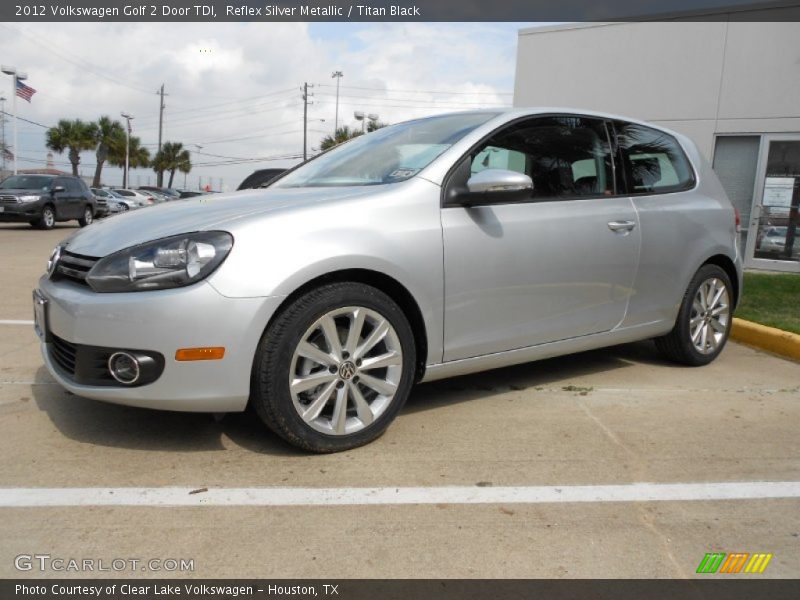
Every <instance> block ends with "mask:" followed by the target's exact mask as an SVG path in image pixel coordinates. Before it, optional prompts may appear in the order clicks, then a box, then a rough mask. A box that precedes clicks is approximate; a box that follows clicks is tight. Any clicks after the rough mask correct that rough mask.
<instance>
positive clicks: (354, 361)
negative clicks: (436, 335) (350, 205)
mask: <svg viewBox="0 0 800 600" xmlns="http://www.w3.org/2000/svg"><path fill="white" fill-rule="evenodd" d="M415 364H416V352H415V345H414V335H413V332H412V330H411V326H410V325H409V322H408V319H407V318H406V316H405V314H404V313H403V311H402V310H401V309H400V307H399V306H398V305H397V304H396V303H395V302H394V301H393V300H392V299H391V298H389V296H387V295H386V294H384V293H383V292H381V291H380V290H378V289H376V288H373V287H371V286H368V285H364V284H360V283H334V284H329V285H324V286H321V287H319V288H317V289H314V290H312V291H310V292H308V293H306V294H304V295H303V296H301V297H299V298H298V299H297V300H295V301H294V302H292V304H290V305H289V306H287V307H286V308H285V309H283V310H282V311H281V312H280V313H279V314H278V315H277V316H276V317H275V319H274V320H273V322H272V324H271V325H270V326H269V327H268V328H267V331H266V332H265V333H264V336H263V337H262V339H261V342H260V344H259V347H258V351H257V354H256V358H255V363H254V365H253V381H252V393H251V402H252V405H253V407H254V408H255V410H256V413H257V414H258V415H259V416H260V417H261V419H262V420H263V421H264V422H265V423H266V424H267V426H268V427H269V428H270V429H272V430H273V431H274V432H275V433H277V434H278V435H280V436H281V437H283V438H284V439H285V440H287V441H288V442H290V443H292V444H294V445H295V446H298V447H300V448H303V449H305V450H311V451H314V452H337V451H340V450H347V449H350V448H355V447H357V446H361V445H363V444H366V443H368V442H371V441H373V440H374V439H376V438H377V437H379V436H380V435H381V434H382V433H383V432H384V431H385V430H386V428H387V427H388V426H389V423H391V421H392V420H393V419H394V418H395V416H396V415H397V413H398V412H399V411H400V409H401V408H402V406H403V404H404V403H405V401H406V398H407V397H408V394H409V392H410V390H411V386H412V384H413V382H414V369H415Z"/></svg>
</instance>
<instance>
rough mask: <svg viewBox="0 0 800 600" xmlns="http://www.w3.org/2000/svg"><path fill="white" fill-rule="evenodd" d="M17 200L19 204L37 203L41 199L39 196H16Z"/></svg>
mask: <svg viewBox="0 0 800 600" xmlns="http://www.w3.org/2000/svg"><path fill="white" fill-rule="evenodd" d="M18 198H19V201H20V202H37V201H39V200H41V199H42V197H41V196H33V195H28V196H18Z"/></svg>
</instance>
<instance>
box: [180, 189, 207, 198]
mask: <svg viewBox="0 0 800 600" xmlns="http://www.w3.org/2000/svg"><path fill="white" fill-rule="evenodd" d="M202 195H203V192H197V191H194V190H181V191H180V197H181V198H194V197H195V196H202Z"/></svg>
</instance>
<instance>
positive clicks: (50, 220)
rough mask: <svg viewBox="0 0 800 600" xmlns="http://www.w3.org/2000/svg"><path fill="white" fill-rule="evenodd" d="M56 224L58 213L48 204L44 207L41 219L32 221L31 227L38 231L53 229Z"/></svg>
mask: <svg viewBox="0 0 800 600" xmlns="http://www.w3.org/2000/svg"><path fill="white" fill-rule="evenodd" d="M55 224H56V211H55V209H54V208H53V207H52V206H50V205H49V204H46V205H44V206H43V207H42V212H40V213H39V217H38V218H37V219H34V220H33V221H31V225H32V226H33V227H36V228H38V229H52V228H53V227H55Z"/></svg>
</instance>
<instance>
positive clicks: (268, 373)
mask: <svg viewBox="0 0 800 600" xmlns="http://www.w3.org/2000/svg"><path fill="white" fill-rule="evenodd" d="M345 306H363V307H365V308H369V309H371V310H374V311H375V312H377V313H379V314H380V315H381V316H383V317H384V318H386V319H387V320H388V321H389V323H390V324H391V325H392V327H393V328H394V330H395V332H396V333H397V336H398V338H399V340H400V345H401V347H402V351H403V374H402V376H401V379H400V383H399V385H398V386H397V391H396V392H395V395H394V398H393V399H392V402H391V404H390V405H389V407H388V408H387V409H386V410H385V411H384V412H383V414H381V416H380V417H378V418H377V419H376V420H375V421H374V422H373V423H371V424H370V425H369V426H367V427H365V428H364V429H362V430H361V431H358V432H356V433H353V434H350V435H345V436H333V435H327V434H324V433H322V432H319V431H317V430H315V429H313V428H311V427H310V426H309V425H307V424H306V423H305V422H304V421H303V420H302V418H301V417H300V415H299V414H298V413H297V411H296V410H295V408H294V405H293V403H292V398H291V394H290V391H289V372H290V369H291V362H292V357H293V355H294V352H295V349H296V348H297V345H298V344H299V343H300V341H301V339H302V337H303V335H304V334H305V332H306V330H307V329H308V328H309V327H310V326H311V325H312V324H313V323H314V322H315V321H316V320H317V319H319V318H320V317H322V316H323V315H325V314H326V313H328V312H330V311H332V310H335V309H337V308H342V307H345ZM415 365H416V352H415V344H414V334H413V331H412V330H411V326H410V324H409V322H408V319H407V318H406V316H405V314H404V313H403V311H402V310H401V309H400V307H399V306H398V305H397V304H396V303H395V302H394V301H393V300H392V299H391V298H389V296H387V295H386V294H384V293H383V292H381V291H380V290H378V289H376V288H374V287H372V286H368V285H365V284H360V283H337V284H330V285H326V286H322V287H320V288H317V289H315V290H312V291H311V292H309V293H308V294H305V295H303V296H302V297H300V298H298V299H297V300H295V301H294V302H293V303H292V304H291V305H290V306H288V307H286V309H284V310H282V311H281V313H280V314H279V315H277V316H276V318H275V319H274V320H273V323H272V324H271V325H270V327H269V328H268V329H267V331H266V332H265V334H264V336H263V338H262V340H261V343H260V344H259V348H258V351H257V353H256V359H255V363H254V368H253V371H254V377H253V385H252V398H251V402H252V403H253V405H254V408H255V409H256V412H257V413H258V414H259V416H260V417H261V418H262V420H264V422H265V423H266V424H267V426H269V427H270V429H272V430H273V431H274V432H276V433H278V434H279V435H281V436H282V437H283V438H284V439H286V440H287V441H289V442H290V443H293V444H295V445H297V446H299V447H301V448H304V449H307V450H313V451H315V452H337V451H341V450H347V449H350V448H356V447H358V446H362V445H364V444H367V443H369V442H371V441H373V440H374V439H376V438H378V437H380V435H382V434H383V432H384V431H385V430H386V428H387V427H388V426H389V424H390V423H391V422H392V421H393V420H394V418H395V417H396V416H397V413H398V412H399V411H400V410H401V409H402V407H403V405H404V404H405V401H406V399H407V397H408V395H409V393H410V391H411V387H412V385H413V383H414V378H415V372H414V370H415Z"/></svg>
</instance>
